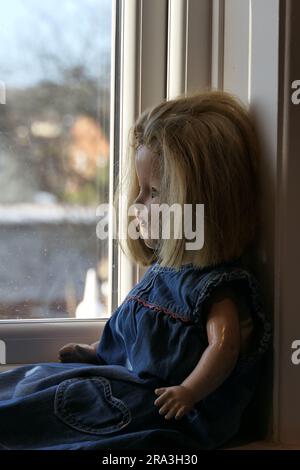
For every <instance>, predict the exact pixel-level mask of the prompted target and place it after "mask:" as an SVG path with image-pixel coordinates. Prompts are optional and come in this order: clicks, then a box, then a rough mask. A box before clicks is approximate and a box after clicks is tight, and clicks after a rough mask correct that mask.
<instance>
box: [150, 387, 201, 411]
mask: <svg viewBox="0 0 300 470" xmlns="http://www.w3.org/2000/svg"><path fill="white" fill-rule="evenodd" d="M154 392H155V394H156V395H160V396H159V398H157V399H156V400H155V402H154V405H157V406H161V405H163V406H162V407H161V408H160V409H159V414H165V413H167V414H166V416H165V419H170V418H172V417H173V416H175V419H180V418H182V416H183V415H185V414H186V413H188V412H189V411H190V410H191V409H192V408H193V406H194V404H195V403H196V400H195V397H194V396H193V393H192V392H191V390H189V389H188V388H186V387H185V386H184V385H175V386H173V387H162V388H156V389H155V390H154Z"/></svg>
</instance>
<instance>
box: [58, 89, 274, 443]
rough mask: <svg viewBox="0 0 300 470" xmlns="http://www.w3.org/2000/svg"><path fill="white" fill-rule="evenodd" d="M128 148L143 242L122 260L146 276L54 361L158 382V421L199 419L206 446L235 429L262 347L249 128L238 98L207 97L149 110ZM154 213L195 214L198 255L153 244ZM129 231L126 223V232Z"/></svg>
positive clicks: (128, 187)
mask: <svg viewBox="0 0 300 470" xmlns="http://www.w3.org/2000/svg"><path fill="white" fill-rule="evenodd" d="M131 138H132V141H131V144H130V145H131V147H130V149H131V152H129V161H128V165H127V169H128V172H127V174H126V175H125V178H124V181H121V183H120V188H119V193H120V192H124V191H126V194H128V207H129V206H131V205H133V206H134V207H135V208H136V211H135V219H134V220H135V221H136V223H137V228H138V230H139V233H140V237H139V238H137V239H131V238H127V240H126V245H125V248H124V251H125V252H126V253H127V254H128V255H129V256H130V257H131V259H132V260H133V261H134V262H137V263H139V264H140V265H142V266H148V267H149V269H148V270H147V272H146V273H145V275H144V277H143V278H142V280H141V281H140V282H139V283H138V284H137V285H136V286H134V288H133V289H132V290H131V291H130V292H129V294H128V295H127V297H126V298H125V300H124V301H123V302H122V304H121V305H120V306H119V307H118V308H117V310H116V311H115V312H113V314H112V316H111V318H110V319H109V320H108V321H107V323H106V325H105V328H104V331H103V335H102V338H101V339H100V341H98V342H96V343H93V344H92V345H84V344H75V343H69V344H67V345H66V346H64V347H63V348H62V349H61V350H60V352H59V359H60V361H61V362H86V363H92V364H120V365H125V366H126V367H127V368H128V370H129V371H131V372H132V373H135V374H137V375H138V376H139V377H142V378H147V379H148V378H149V381H150V380H151V378H152V377H154V376H155V378H156V379H157V381H156V382H155V381H153V384H155V385H154V397H153V402H154V405H155V406H156V407H157V409H158V412H159V414H161V415H163V416H164V418H165V419H166V420H171V419H172V418H174V419H175V420H181V419H182V418H183V417H184V416H190V413H191V412H193V411H195V410H197V413H198V414H197V418H199V417H200V418H201V419H200V418H199V423H200V422H201V426H204V427H205V426H206V427H205V432H206V435H207V436H208V435H209V436H210V437H209V439H211V441H210V442H213V443H214V444H212V446H213V445H216V443H217V442H222V441H223V440H226V438H228V437H230V436H231V435H233V434H234V432H236V430H237V429H238V425H239V423H240V419H241V416H242V413H243V411H244V409H245V408H246V406H247V405H248V403H249V402H250V400H251V397H252V395H253V393H254V390H255V384H256V383H257V377H258V372H257V371H258V370H259V368H257V369H256V368H255V367H256V365H258V364H259V363H260V359H261V357H262V356H263V354H264V353H265V351H266V350H267V347H268V344H269V340H270V324H269V323H268V321H267V319H266V318H265V315H264V313H263V310H262V308H261V305H260V301H259V287H258V285H257V283H256V280H255V277H254V275H253V274H252V273H251V272H250V270H249V269H247V268H246V267H245V266H244V265H243V255H244V254H245V253H247V250H248V249H249V247H251V246H252V244H253V243H254V242H255V240H256V237H257V229H258V200H259V189H258V164H259V162H258V145H257V140H256V135H255V131H254V127H253V123H252V121H251V119H250V115H249V112H248V111H247V109H246V108H245V107H244V105H242V103H240V102H239V100H238V99H237V98H236V97H234V96H232V95H230V94H229V93H226V92H222V91H208V92H203V93H196V94H192V95H189V96H185V97H178V98H175V99H172V100H169V101H163V102H162V103H160V104H158V105H157V106H155V107H153V108H149V109H147V110H146V111H144V112H143V113H142V115H141V116H140V117H139V118H138V119H137V121H136V123H135V125H134V126H133V128H132V134H131ZM123 184H124V186H123ZM117 201H118V199H117V198H116V200H115V203H116V202H117ZM161 203H166V204H168V205H169V207H170V206H172V204H174V203H178V204H179V205H180V206H183V205H184V204H191V205H192V207H194V206H195V205H196V204H200V203H201V204H204V210H205V216H204V240H205V242H204V246H203V247H202V248H201V249H200V250H187V249H186V244H185V243H186V241H187V240H186V239H185V237H184V236H183V237H182V238H181V239H177V238H176V239H175V238H172V237H170V238H168V239H164V238H160V237H158V238H155V237H154V236H153V233H159V234H160V235H161V233H162V226H163V223H164V221H162V222H161V223H160V221H159V218H157V217H156V218H155V219H154V218H153V215H154V214H155V211H152V212H151V209H153V208H154V207H157V205H158V204H161ZM154 205H155V206H154ZM116 207H117V205H116ZM141 207H143V208H144V209H143V210H141ZM153 220H155V221H154V222H153ZM131 221H132V215H131V216H130V215H128V217H127V219H126V224H127V226H128V224H129V223H130V222H131ZM157 230H158V232H157ZM139 335H140V336H139ZM159 381H161V386H157V384H158V383H160V382H159ZM149 383H152V382H151V381H150V382H149ZM245 384H246V386H245ZM239 387H240V389H239ZM243 394H244V395H243ZM225 403H226V404H225ZM229 412H230V416H231V417H232V418H231V420H232V422H231V424H230V425H228V430H225V429H223V428H222V426H223V421H224V420H225V415H226V413H229ZM205 420H207V421H205ZM194 422H196V420H194ZM203 423H206V424H203ZM199 426H200V424H199ZM201 429H202V428H201ZM221 429H222V431H221ZM201 432H202V431H201ZM209 433H210V434H209ZM218 433H219V434H218ZM222 433H223V434H222ZM207 439H208V438H207Z"/></svg>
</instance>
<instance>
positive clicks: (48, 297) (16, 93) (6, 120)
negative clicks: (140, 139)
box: [0, 0, 112, 319]
mask: <svg viewBox="0 0 300 470" xmlns="http://www.w3.org/2000/svg"><path fill="white" fill-rule="evenodd" d="M111 4H112V2H111V0H80V1H78V0H43V1H42V2H41V1H40V0H26V2H24V1H23V0H10V1H9V2H2V3H1V24H0V50H1V62H0V82H1V96H0V187H1V191H0V319H21V318H26V319H27V318H76V317H77V318H93V317H100V316H104V317H107V303H108V295H109V294H108V290H107V285H108V282H107V276H108V269H107V259H108V240H107V239H105V240H99V239H97V236H96V225H97V220H96V207H97V206H98V205H99V204H101V203H108V195H109V119H110V56H111V14H112V12H111Z"/></svg>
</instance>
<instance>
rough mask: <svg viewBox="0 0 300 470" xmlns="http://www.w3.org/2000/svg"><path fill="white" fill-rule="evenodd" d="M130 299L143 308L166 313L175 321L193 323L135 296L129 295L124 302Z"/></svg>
mask: <svg viewBox="0 0 300 470" xmlns="http://www.w3.org/2000/svg"><path fill="white" fill-rule="evenodd" d="M131 299H134V300H137V301H138V302H140V303H141V304H143V305H144V307H150V308H152V309H153V310H156V311H162V312H164V313H166V314H167V315H170V316H171V317H173V318H176V319H179V320H181V321H183V322H185V323H193V322H191V320H189V319H187V318H184V317H182V316H180V315H177V314H176V313H174V312H172V311H171V310H169V309H167V308H165V307H161V306H159V305H155V304H151V303H149V302H147V301H146V300H143V299H141V298H140V297H138V296H137V295H131V296H129V297H127V298H126V301H127V300H131Z"/></svg>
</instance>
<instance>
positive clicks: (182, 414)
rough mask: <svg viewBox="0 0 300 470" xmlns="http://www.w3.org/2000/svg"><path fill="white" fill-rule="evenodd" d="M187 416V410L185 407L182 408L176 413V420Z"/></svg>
mask: <svg viewBox="0 0 300 470" xmlns="http://www.w3.org/2000/svg"><path fill="white" fill-rule="evenodd" d="M184 414H185V409H184V407H183V406H182V407H181V408H179V410H178V411H177V413H176V416H175V419H181V418H182V417H183V416H184Z"/></svg>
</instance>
